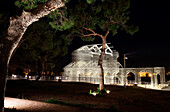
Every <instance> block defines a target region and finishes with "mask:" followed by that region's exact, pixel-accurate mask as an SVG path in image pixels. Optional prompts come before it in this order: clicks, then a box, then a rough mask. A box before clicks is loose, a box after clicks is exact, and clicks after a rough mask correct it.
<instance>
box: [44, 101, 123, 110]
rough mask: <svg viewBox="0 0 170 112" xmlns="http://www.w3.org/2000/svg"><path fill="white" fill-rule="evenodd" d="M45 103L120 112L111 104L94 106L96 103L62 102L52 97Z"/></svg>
mask: <svg viewBox="0 0 170 112" xmlns="http://www.w3.org/2000/svg"><path fill="white" fill-rule="evenodd" d="M46 103H52V104H59V105H66V106H73V107H81V108H87V109H95V110H102V111H106V112H120V111H118V110H117V109H116V108H115V106H114V105H111V106H110V108H95V106H96V105H94V104H75V103H67V102H63V101H60V100H54V99H53V98H50V99H49V100H47V101H46Z"/></svg>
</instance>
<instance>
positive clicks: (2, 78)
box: [0, 0, 65, 112]
mask: <svg viewBox="0 0 170 112" xmlns="http://www.w3.org/2000/svg"><path fill="white" fill-rule="evenodd" d="M64 5H65V4H64V1H62V0H48V1H47V2H45V3H44V4H42V5H39V6H38V7H36V8H35V9H33V10H31V11H30V12H26V11H23V12H22V14H21V15H20V16H16V17H11V18H10V24H9V27H8V30H7V31H6V35H4V36H1V37H0V112H4V97H5V89H6V82H7V75H8V73H7V72H8V64H9V61H10V59H11V56H12V55H13V53H14V51H16V50H15V49H16V48H17V47H18V45H19V43H20V41H21V39H22V37H23V34H24V33H25V31H26V29H27V28H28V26H29V25H31V24H32V23H33V22H35V21H38V20H39V18H42V17H44V16H46V15H48V14H49V13H50V12H52V11H54V10H55V9H57V8H60V7H63V6H64Z"/></svg>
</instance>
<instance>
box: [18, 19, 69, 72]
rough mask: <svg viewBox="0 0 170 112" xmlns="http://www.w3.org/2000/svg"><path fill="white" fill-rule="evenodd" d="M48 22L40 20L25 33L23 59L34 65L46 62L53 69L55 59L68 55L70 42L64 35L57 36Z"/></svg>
mask: <svg viewBox="0 0 170 112" xmlns="http://www.w3.org/2000/svg"><path fill="white" fill-rule="evenodd" d="M46 21H47V20H45V19H43V20H40V21H39V22H37V23H35V24H33V25H32V26H31V27H30V28H29V29H28V30H27V32H26V33H25V35H24V39H25V41H24V42H23V44H22V45H21V46H22V48H23V50H24V51H23V52H24V53H23V58H22V59H24V60H25V61H26V62H29V63H30V62H32V63H34V64H35V63H38V62H39V61H40V62H41V63H42V62H44V63H45V64H46V65H47V66H49V67H48V68H51V69H52V68H54V66H55V60H54V58H55V57H56V56H58V55H60V56H64V55H65V54H67V51H68V45H69V41H68V40H67V39H66V38H65V37H64V36H63V35H60V34H58V35H57V33H56V31H54V30H53V29H51V27H50V26H49V24H48V22H46Z"/></svg>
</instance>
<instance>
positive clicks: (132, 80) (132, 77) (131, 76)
mask: <svg viewBox="0 0 170 112" xmlns="http://www.w3.org/2000/svg"><path fill="white" fill-rule="evenodd" d="M127 79H128V83H129V84H134V83H135V74H134V73H132V72H129V73H128V74H127Z"/></svg>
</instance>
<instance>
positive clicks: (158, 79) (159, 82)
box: [157, 74, 161, 84]
mask: <svg viewBox="0 0 170 112" xmlns="http://www.w3.org/2000/svg"><path fill="white" fill-rule="evenodd" d="M160 78H161V77H160V74H158V75H157V81H158V84H161V81H160Z"/></svg>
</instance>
